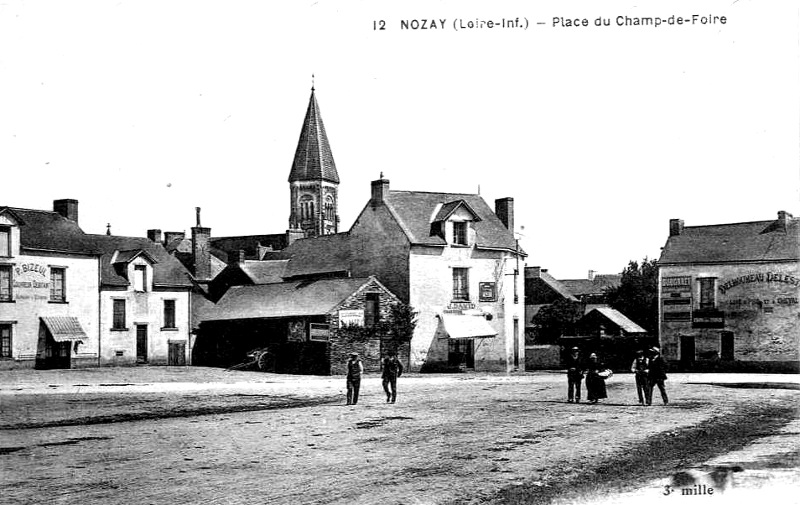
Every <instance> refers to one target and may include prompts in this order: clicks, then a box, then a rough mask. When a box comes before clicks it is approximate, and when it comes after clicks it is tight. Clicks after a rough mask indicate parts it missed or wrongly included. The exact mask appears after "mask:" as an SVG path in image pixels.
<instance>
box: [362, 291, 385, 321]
mask: <svg viewBox="0 0 800 505" xmlns="http://www.w3.org/2000/svg"><path fill="white" fill-rule="evenodd" d="M380 318H381V311H380V295H379V294H378V293H367V299H366V303H365V304H364V326H366V327H367V328H374V327H375V326H376V325H377V324H378V321H380Z"/></svg>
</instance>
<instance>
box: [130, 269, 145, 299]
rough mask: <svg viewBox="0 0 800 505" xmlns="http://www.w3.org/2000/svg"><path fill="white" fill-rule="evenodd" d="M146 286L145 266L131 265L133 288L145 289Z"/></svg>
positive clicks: (135, 289) (136, 289)
mask: <svg viewBox="0 0 800 505" xmlns="http://www.w3.org/2000/svg"><path fill="white" fill-rule="evenodd" d="M146 286H147V267H146V266H144V265H135V266H134V267H133V290H134V291H140V292H141V291H146Z"/></svg>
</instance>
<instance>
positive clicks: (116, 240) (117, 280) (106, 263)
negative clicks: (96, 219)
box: [86, 234, 192, 288]
mask: <svg viewBox="0 0 800 505" xmlns="http://www.w3.org/2000/svg"><path fill="white" fill-rule="evenodd" d="M86 239H87V240H89V241H90V242H91V243H92V244H93V247H94V248H95V249H96V250H98V251H100V252H101V253H102V256H101V258H100V284H101V285H102V286H118V287H126V286H129V285H130V281H129V280H128V279H127V278H126V277H125V276H124V275H122V273H123V270H122V269H117V268H115V266H114V263H112V262H111V261H112V258H113V256H114V252H115V251H120V252H124V256H126V257H129V258H130V259H133V257H134V256H135V255H136V254H134V253H136V252H137V251H143V252H144V253H146V254H147V255H149V256H150V257H151V258H153V259H154V260H155V261H156V263H155V264H154V265H153V285H154V286H161V287H178V288H190V287H192V283H191V280H190V277H189V272H188V271H187V270H186V269H185V268H184V266H183V265H182V264H181V262H180V261H178V259H177V258H175V257H174V256H172V255H171V254H169V253H168V252H167V250H166V249H164V247H163V246H162V245H161V244H157V243H155V242H153V241H151V240H150V239H148V238H143V237H122V236H117V235H89V234H87V235H86ZM118 256H119V255H118Z"/></svg>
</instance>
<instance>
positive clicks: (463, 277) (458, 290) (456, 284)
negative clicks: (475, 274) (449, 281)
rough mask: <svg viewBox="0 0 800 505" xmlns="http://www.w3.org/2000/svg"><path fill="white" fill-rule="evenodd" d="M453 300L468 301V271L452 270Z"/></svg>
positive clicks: (461, 269) (464, 269)
mask: <svg viewBox="0 0 800 505" xmlns="http://www.w3.org/2000/svg"><path fill="white" fill-rule="evenodd" d="M453 300H456V301H469V269H468V268H454V269H453Z"/></svg>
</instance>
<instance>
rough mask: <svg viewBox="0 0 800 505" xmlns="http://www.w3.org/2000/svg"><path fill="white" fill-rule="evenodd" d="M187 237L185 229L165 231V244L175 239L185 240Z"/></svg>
mask: <svg viewBox="0 0 800 505" xmlns="http://www.w3.org/2000/svg"><path fill="white" fill-rule="evenodd" d="M185 238H186V232H184V231H165V232H164V245H167V244H169V243H171V242H172V241H173V240H177V239H180V240H183V239H185Z"/></svg>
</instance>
